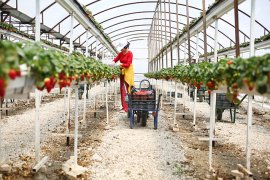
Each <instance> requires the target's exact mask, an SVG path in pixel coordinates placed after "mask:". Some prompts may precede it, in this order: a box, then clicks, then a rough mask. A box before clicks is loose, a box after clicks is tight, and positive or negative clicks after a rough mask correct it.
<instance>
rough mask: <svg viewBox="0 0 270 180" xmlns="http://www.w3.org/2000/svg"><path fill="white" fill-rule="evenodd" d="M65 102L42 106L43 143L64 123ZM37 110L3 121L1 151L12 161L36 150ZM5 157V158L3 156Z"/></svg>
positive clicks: (56, 101)
mask: <svg viewBox="0 0 270 180" xmlns="http://www.w3.org/2000/svg"><path fill="white" fill-rule="evenodd" d="M63 107H64V100H63V99H58V100H55V101H54V102H50V103H46V104H42V105H41V108H40V126H41V127H42V128H41V141H43V140H44V138H45V137H46V135H47V134H48V133H51V131H52V130H53V129H54V128H55V127H57V126H59V125H60V124H61V122H62V121H63ZM34 130H35V109H29V110H26V111H25V112H24V113H23V114H18V115H14V116H9V117H7V118H5V119H4V120H2V121H1V150H2V154H5V157H8V158H10V159H12V158H15V157H18V155H20V154H29V153H30V151H31V150H33V148H34V141H35V138H34ZM2 157H3V156H2Z"/></svg>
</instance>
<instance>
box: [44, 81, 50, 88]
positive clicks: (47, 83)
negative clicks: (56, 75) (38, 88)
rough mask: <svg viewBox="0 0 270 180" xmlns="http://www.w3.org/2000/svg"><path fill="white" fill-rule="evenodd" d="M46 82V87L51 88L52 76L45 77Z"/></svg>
mask: <svg viewBox="0 0 270 180" xmlns="http://www.w3.org/2000/svg"><path fill="white" fill-rule="evenodd" d="M44 84H45V86H46V88H47V89H48V88H50V87H51V79H50V78H45V79H44Z"/></svg>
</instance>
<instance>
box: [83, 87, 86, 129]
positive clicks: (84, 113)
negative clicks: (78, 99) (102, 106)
mask: <svg viewBox="0 0 270 180" xmlns="http://www.w3.org/2000/svg"><path fill="white" fill-rule="evenodd" d="M83 92H84V93H83V123H84V125H86V120H85V116H86V83H84V87H83Z"/></svg>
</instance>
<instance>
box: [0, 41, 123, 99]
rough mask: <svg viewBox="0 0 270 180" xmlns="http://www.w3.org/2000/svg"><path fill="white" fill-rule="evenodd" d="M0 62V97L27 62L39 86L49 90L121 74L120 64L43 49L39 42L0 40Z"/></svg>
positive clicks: (111, 78)
mask: <svg viewBox="0 0 270 180" xmlns="http://www.w3.org/2000/svg"><path fill="white" fill-rule="evenodd" d="M0 64H1V66H0V97H4V96H5V89H6V87H7V86H8V83H9V81H10V80H13V79H15V78H17V77H20V76H21V70H20V65H22V64H25V65H26V66H27V69H28V75H29V76H31V77H33V78H34V80H35V86H36V88H38V89H39V90H44V89H46V90H47V91H48V92H50V91H51V89H52V88H54V87H55V85H56V84H58V85H59V87H60V90H61V89H62V88H63V87H67V86H70V85H71V84H72V83H79V82H84V81H87V82H88V83H93V82H95V81H99V80H101V79H103V78H105V79H107V80H113V79H116V78H117V77H118V76H119V75H120V70H119V67H111V66H108V65H105V64H103V63H101V62H100V61H97V60H95V59H93V58H89V57H85V56H83V55H81V54H78V53H74V54H72V55H65V54H64V53H62V52H59V51H55V50H51V49H49V50H48V49H44V48H42V46H41V44H39V43H36V44H30V43H28V44H23V43H13V42H10V41H0Z"/></svg>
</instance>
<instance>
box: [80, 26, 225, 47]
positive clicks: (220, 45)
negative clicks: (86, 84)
mask: <svg viewBox="0 0 270 180" xmlns="http://www.w3.org/2000/svg"><path fill="white" fill-rule="evenodd" d="M148 25H149V26H151V24H140V25H132V26H125V27H122V28H119V29H117V30H114V31H112V32H110V33H107V34H108V35H109V34H111V33H114V32H117V31H120V30H123V29H126V28H130V27H136V26H148ZM181 25H183V23H181ZM156 26H161V25H156ZM162 27H165V26H162ZM166 27H168V26H166ZM172 29H174V30H177V28H175V27H172ZM162 32H165V31H162ZM174 35H175V34H174ZM206 35H207V37H209V38H210V39H212V40H214V38H213V37H212V36H210V35H208V34H206ZM111 38H113V37H111ZM199 39H200V40H201V41H203V40H202V39H201V38H199ZM83 44H84V43H83ZM218 45H219V46H221V47H222V48H224V46H223V45H222V44H221V43H218Z"/></svg>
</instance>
